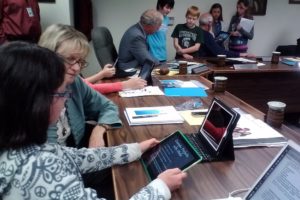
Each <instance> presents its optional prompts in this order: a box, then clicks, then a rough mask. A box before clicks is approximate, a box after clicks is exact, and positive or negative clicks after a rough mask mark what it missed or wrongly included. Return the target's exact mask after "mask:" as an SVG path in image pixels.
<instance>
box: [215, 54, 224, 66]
mask: <svg viewBox="0 0 300 200" xmlns="http://www.w3.org/2000/svg"><path fill="white" fill-rule="evenodd" d="M217 57H218V66H219V67H224V66H225V59H226V55H218V56H217Z"/></svg>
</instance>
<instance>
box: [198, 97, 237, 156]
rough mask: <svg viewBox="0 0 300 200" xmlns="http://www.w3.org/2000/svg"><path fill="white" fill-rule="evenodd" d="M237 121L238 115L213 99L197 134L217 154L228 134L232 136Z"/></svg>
mask: <svg viewBox="0 0 300 200" xmlns="http://www.w3.org/2000/svg"><path fill="white" fill-rule="evenodd" d="M238 119H239V114H238V113H236V112H235V111H234V110H232V109H231V108H229V107H228V106H227V105H225V104H224V103H223V102H222V101H220V100H219V99H216V98H214V99H213V101H212V103H211V105H210V107H209V110H208V112H207V114H206V116H205V119H204V120H203V123H202V125H201V127H200V129H199V133H200V134H201V135H202V136H203V137H204V138H205V140H206V142H207V143H208V144H209V146H210V147H212V149H214V151H215V152H216V154H218V153H219V151H220V149H221V147H222V145H223V143H224V142H225V140H226V138H227V136H228V134H232V132H233V130H234V128H235V126H236V123H237V121H238Z"/></svg>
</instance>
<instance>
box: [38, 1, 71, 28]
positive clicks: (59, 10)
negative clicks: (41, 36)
mask: <svg viewBox="0 0 300 200" xmlns="http://www.w3.org/2000/svg"><path fill="white" fill-rule="evenodd" d="M39 6H40V13H41V24H42V29H43V30H44V29H45V28H46V27H47V26H49V25H51V24H53V23H62V24H74V23H73V0H56V2H55V3H39Z"/></svg>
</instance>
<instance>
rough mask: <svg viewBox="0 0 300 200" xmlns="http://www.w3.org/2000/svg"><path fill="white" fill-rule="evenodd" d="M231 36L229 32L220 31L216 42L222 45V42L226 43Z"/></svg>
mask: <svg viewBox="0 0 300 200" xmlns="http://www.w3.org/2000/svg"><path fill="white" fill-rule="evenodd" d="M229 36H230V34H229V33H228V32H225V31H220V33H219V34H218V35H217V36H216V37H215V41H216V42H218V43H222V42H224V41H225V40H226V39H227V38H228V37H229Z"/></svg>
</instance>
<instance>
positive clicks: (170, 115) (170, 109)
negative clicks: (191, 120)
mask: <svg viewBox="0 0 300 200" xmlns="http://www.w3.org/2000/svg"><path fill="white" fill-rule="evenodd" d="M137 112H139V113H137ZM124 113H125V116H126V118H127V121H128V124H129V125H130V126H132V125H149V124H173V123H183V122H184V119H183V118H182V117H181V115H180V114H179V113H178V112H177V111H176V110H175V108H174V106H158V107H137V108H126V109H125V111H124ZM141 113H142V114H141ZM139 117H140V118H139Z"/></svg>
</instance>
